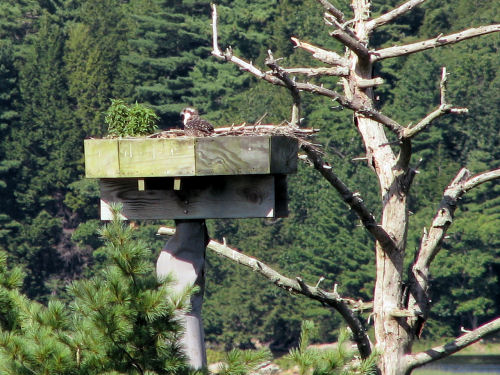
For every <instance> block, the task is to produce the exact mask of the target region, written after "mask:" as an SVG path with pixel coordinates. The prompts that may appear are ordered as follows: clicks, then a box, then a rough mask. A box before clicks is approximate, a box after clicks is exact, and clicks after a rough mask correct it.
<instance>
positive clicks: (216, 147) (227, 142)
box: [85, 135, 298, 178]
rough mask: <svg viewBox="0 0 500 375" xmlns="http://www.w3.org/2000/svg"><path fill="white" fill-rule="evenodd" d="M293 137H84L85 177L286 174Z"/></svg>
mask: <svg viewBox="0 0 500 375" xmlns="http://www.w3.org/2000/svg"><path fill="white" fill-rule="evenodd" d="M297 151H298V141H297V139H295V138H291V137H286V136H280V135H277V136H274V135H272V136H271V135H259V136H243V135H241V136H224V137H202V138H195V137H177V138H130V139H128V138H127V139H88V140H85V172H86V177H89V178H115V177H120V178H121V177H123V178H128V177H137V178H144V177H184V176H214V175H219V176H220V175H251V174H288V173H294V172H296V169H297Z"/></svg>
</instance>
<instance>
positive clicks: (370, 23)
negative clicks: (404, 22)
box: [366, 0, 426, 31]
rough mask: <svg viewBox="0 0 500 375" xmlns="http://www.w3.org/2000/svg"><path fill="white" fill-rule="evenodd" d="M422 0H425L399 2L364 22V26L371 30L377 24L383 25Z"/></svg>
mask: <svg viewBox="0 0 500 375" xmlns="http://www.w3.org/2000/svg"><path fill="white" fill-rule="evenodd" d="M424 1H426V0H410V1H407V2H406V3H404V4H401V5H400V6H399V7H397V8H395V9H393V10H391V11H390V12H388V13H385V14H383V15H381V16H380V17H377V18H375V19H372V20H370V21H368V22H367V23H366V28H367V29H368V30H370V31H372V30H373V29H375V28H377V27H379V26H382V25H385V24H387V23H389V22H391V21H393V20H395V19H396V18H398V17H400V16H402V15H404V14H406V13H407V12H409V11H410V10H412V9H413V8H414V7H416V6H418V5H420V4H422V3H423V2H424Z"/></svg>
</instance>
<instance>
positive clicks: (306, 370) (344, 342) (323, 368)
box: [288, 320, 377, 375]
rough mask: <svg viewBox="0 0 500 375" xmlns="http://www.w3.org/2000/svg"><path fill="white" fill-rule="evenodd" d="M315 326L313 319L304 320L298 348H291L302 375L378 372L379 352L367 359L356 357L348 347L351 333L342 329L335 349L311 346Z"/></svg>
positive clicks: (291, 356)
mask: <svg viewBox="0 0 500 375" xmlns="http://www.w3.org/2000/svg"><path fill="white" fill-rule="evenodd" d="M314 331H315V326H314V323H313V322H312V321H309V320H306V321H304V322H302V328H301V332H300V341H299V346H298V347H297V348H294V349H291V350H290V352H289V354H288V357H289V358H290V359H291V360H292V361H293V362H294V363H295V364H297V365H298V367H299V374H300V375H309V374H312V375H337V374H339V375H348V374H351V375H374V374H376V373H377V367H376V363H377V354H376V353H372V354H371V355H370V356H369V357H368V358H367V359H365V360H360V359H359V358H357V357H355V355H354V351H353V350H350V349H348V339H349V334H348V333H347V331H345V330H343V331H341V333H340V335H339V337H338V341H337V346H336V348H334V349H316V348H311V347H309V343H310V339H311V336H312V335H313V334H314Z"/></svg>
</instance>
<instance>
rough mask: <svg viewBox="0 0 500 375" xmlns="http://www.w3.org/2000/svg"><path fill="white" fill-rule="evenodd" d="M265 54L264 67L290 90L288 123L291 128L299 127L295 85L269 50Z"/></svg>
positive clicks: (298, 94)
mask: <svg viewBox="0 0 500 375" xmlns="http://www.w3.org/2000/svg"><path fill="white" fill-rule="evenodd" d="M267 54H268V57H267V59H266V65H267V66H268V67H270V68H271V69H272V71H273V73H272V74H273V75H274V76H276V77H278V78H279V79H280V80H281V81H282V82H283V83H284V84H285V86H286V87H287V88H288V90H290V95H291V96H292V100H293V105H292V119H291V121H290V125H291V126H292V127H298V126H299V125H300V93H299V89H298V88H297V84H296V83H295V81H294V80H292V79H291V78H290V77H289V75H288V73H287V72H286V71H285V70H284V69H283V68H282V67H280V66H279V64H278V62H277V61H276V59H275V58H274V56H273V54H272V53H271V50H268V51H267Z"/></svg>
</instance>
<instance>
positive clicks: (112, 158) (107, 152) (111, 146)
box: [84, 139, 120, 178]
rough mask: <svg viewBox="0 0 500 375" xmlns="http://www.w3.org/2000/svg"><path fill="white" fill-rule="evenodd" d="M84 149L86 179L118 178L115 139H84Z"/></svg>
mask: <svg viewBox="0 0 500 375" xmlns="http://www.w3.org/2000/svg"><path fill="white" fill-rule="evenodd" d="M84 148H85V176H86V177H88V178H99V177H119V176H120V163H119V161H118V140H117V139H86V140H85V141H84Z"/></svg>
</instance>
